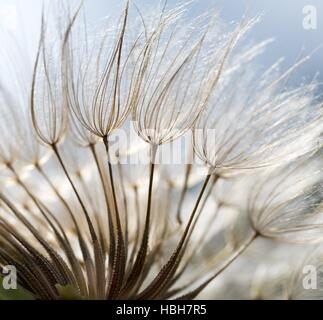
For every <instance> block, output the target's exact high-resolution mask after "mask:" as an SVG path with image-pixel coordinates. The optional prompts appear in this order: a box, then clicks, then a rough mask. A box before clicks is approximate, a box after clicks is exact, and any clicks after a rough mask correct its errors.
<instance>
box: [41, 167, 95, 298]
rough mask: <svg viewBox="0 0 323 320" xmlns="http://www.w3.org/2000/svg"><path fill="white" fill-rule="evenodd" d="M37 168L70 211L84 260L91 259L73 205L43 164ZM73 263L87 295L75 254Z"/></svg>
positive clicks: (81, 288) (82, 288)
mask: <svg viewBox="0 0 323 320" xmlns="http://www.w3.org/2000/svg"><path fill="white" fill-rule="evenodd" d="M35 168H36V170H37V171H38V172H39V174H40V175H41V176H42V177H43V178H44V180H45V181H46V182H47V183H48V185H49V186H50V187H51V189H52V190H53V192H54V193H55V195H56V196H57V198H58V199H59V200H60V201H61V202H62V204H63V206H64V207H65V209H66V210H67V212H68V213H69V216H70V218H71V219H72V221H73V224H74V226H75V228H76V233H77V238H78V242H79V246H80V249H81V252H82V255H83V259H84V261H87V260H89V259H90V256H89V252H88V248H87V246H86V244H85V241H84V239H83V237H82V234H81V231H80V228H79V225H78V223H77V221H76V219H75V217H74V214H73V211H72V209H71V207H70V206H69V204H68V203H67V201H66V200H65V199H64V198H63V196H62V195H61V194H60V192H59V191H58V189H57V188H56V187H55V186H54V184H53V183H52V181H51V179H50V178H49V176H48V175H47V173H46V172H45V171H44V169H43V168H42V166H41V165H39V164H38V163H37V164H36V165H35ZM71 253H73V250H71ZM71 264H72V265H73V267H74V270H75V273H76V276H77V278H78V281H79V287H80V290H81V294H82V295H84V296H86V295H87V294H88V292H87V288H86V283H85V279H84V276H83V272H82V269H81V267H80V266H79V263H78V261H77V259H76V257H75V256H74V254H73V256H72V261H71ZM87 272H88V273H89V270H87Z"/></svg>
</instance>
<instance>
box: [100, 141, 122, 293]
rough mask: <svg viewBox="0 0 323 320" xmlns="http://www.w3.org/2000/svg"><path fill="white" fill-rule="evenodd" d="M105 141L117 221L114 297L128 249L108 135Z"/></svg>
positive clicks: (110, 286) (110, 285) (112, 277)
mask: <svg viewBox="0 0 323 320" xmlns="http://www.w3.org/2000/svg"><path fill="white" fill-rule="evenodd" d="M103 142H104V145H105V148H106V154H107V158H108V169H109V180H110V181H109V182H110V186H111V190H112V197H113V202H114V209H115V218H116V223H117V243H116V250H115V255H114V258H113V269H112V274H111V278H110V280H109V285H108V291H107V296H108V298H114V297H115V295H116V294H118V292H119V291H120V289H121V287H122V283H123V279H124V275H125V270H126V250H125V244H124V238H123V234H122V226H121V221H120V215H119V210H118V203H117V196H116V191H115V183H114V178H113V170H112V164H111V159H110V152H109V141H108V137H107V136H105V137H104V138H103Z"/></svg>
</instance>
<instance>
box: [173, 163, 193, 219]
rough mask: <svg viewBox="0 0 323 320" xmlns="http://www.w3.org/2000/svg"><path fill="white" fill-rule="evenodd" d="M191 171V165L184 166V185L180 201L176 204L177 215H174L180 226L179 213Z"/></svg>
mask: <svg viewBox="0 0 323 320" xmlns="http://www.w3.org/2000/svg"><path fill="white" fill-rule="evenodd" d="M191 171H192V165H191V164H187V165H186V170H185V180H184V185H183V188H182V192H181V195H180V199H179V203H178V208H177V214H176V218H177V221H178V223H179V224H182V223H183V221H182V217H181V211H182V206H183V203H184V199H185V195H186V192H187V187H188V179H189V177H190V174H191Z"/></svg>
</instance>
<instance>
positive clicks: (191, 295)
mask: <svg viewBox="0 0 323 320" xmlns="http://www.w3.org/2000/svg"><path fill="white" fill-rule="evenodd" d="M258 236H259V233H257V232H255V231H254V232H253V234H252V236H251V237H250V238H249V239H248V240H247V241H246V242H245V243H244V244H243V245H242V246H240V248H239V249H238V250H237V251H236V252H235V253H234V254H233V255H231V257H230V258H229V259H228V260H227V261H226V262H225V263H224V264H223V265H222V266H221V267H220V269H218V270H217V271H216V272H215V274H214V275H212V276H211V277H210V278H209V279H207V280H206V281H205V282H204V283H202V284H201V285H200V286H199V287H198V288H196V289H195V290H193V291H191V292H190V293H188V294H186V295H184V296H182V297H180V298H178V299H179V300H188V299H189V300H190V299H194V298H195V297H196V296H197V295H198V294H199V293H200V292H201V291H202V290H203V289H205V287H206V286H207V285H208V284H209V283H210V282H211V281H212V280H214V279H215V278H216V277H217V276H218V275H220V274H221V273H222V272H223V271H224V270H226V269H227V268H228V267H229V266H230V265H231V264H232V262H234V261H235V260H236V259H237V258H238V257H240V256H241V255H242V254H243V252H245V251H246V250H247V248H249V246H250V245H251V244H252V243H253V242H254V240H255V239H257V237H258Z"/></svg>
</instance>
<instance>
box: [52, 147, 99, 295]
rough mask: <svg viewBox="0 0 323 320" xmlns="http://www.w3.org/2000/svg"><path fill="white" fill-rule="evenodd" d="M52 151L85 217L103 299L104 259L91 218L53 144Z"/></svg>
mask: <svg viewBox="0 0 323 320" xmlns="http://www.w3.org/2000/svg"><path fill="white" fill-rule="evenodd" d="M52 149H53V151H54V153H55V155H56V157H57V159H58V162H59V163H60V165H61V167H62V169H63V171H64V173H65V176H66V178H67V179H68V181H69V183H70V185H71V187H72V189H73V191H74V194H75V196H76V197H77V199H78V201H79V203H80V205H81V208H82V210H83V213H84V215H85V218H86V220H87V224H88V228H89V231H90V235H91V240H92V243H93V249H94V257H95V266H96V281H97V286H96V288H97V294H98V297H103V296H104V295H103V294H104V288H105V267H104V259H103V254H102V249H101V246H100V243H99V241H98V237H97V234H96V232H95V230H94V227H93V224H92V221H91V218H90V216H89V214H88V212H87V209H86V207H85V205H84V203H83V201H82V199H81V196H80V195H79V193H78V191H77V189H76V187H75V185H74V183H73V181H72V178H71V177H70V174H69V173H68V171H67V168H66V166H65V164H64V161H63V159H62V157H61V155H60V153H59V151H58V149H57V146H56V145H55V144H54V145H52Z"/></svg>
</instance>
